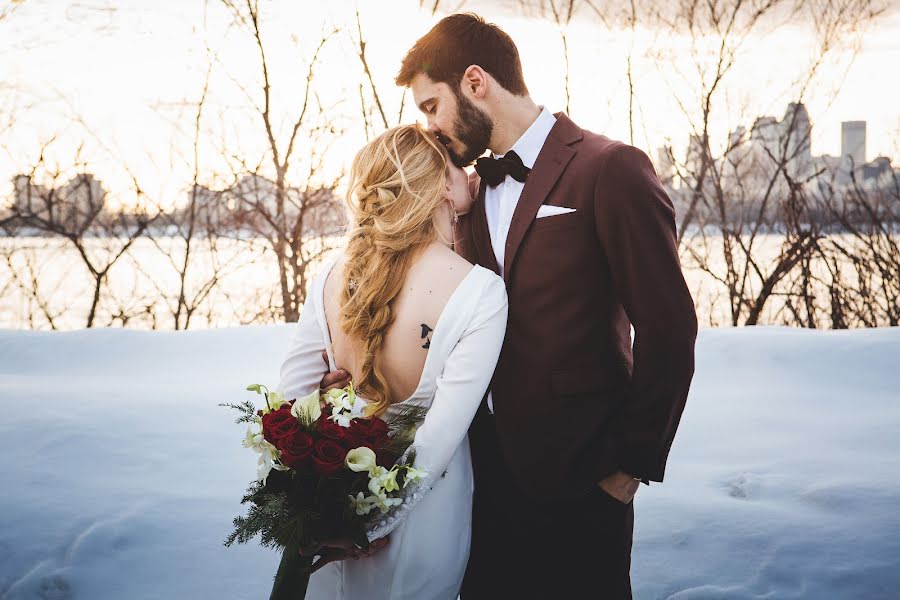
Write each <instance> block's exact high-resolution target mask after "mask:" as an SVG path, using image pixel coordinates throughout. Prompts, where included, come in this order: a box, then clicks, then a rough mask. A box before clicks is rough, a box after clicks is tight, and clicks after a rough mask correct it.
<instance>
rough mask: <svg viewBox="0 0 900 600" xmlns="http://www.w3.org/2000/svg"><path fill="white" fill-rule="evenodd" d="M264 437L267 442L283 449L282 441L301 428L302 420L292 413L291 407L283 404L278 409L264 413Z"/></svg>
mask: <svg viewBox="0 0 900 600" xmlns="http://www.w3.org/2000/svg"><path fill="white" fill-rule="evenodd" d="M262 429H263V437H264V438H265V439H266V441H267V442H269V443H270V444H272V445H273V446H275V447H276V448H278V449H281V445H280V444H281V441H282V440H283V439H285V438H290V437H291V436H292V435H294V433H295V432H296V431H297V430H298V429H300V421H298V420H297V417H295V416H294V415H292V414H291V407H290V406H288V405H285V406H282V407H281V408H279V409H278V410H276V411H273V412H270V413H268V414H265V415H263V418H262Z"/></svg>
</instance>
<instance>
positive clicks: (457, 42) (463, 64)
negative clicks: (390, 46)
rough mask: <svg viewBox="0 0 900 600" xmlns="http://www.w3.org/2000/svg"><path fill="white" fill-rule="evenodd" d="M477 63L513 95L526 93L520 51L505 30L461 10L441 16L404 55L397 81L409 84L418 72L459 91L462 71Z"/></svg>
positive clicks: (525, 94) (401, 84) (399, 83)
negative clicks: (457, 12) (447, 15)
mask: <svg viewBox="0 0 900 600" xmlns="http://www.w3.org/2000/svg"><path fill="white" fill-rule="evenodd" d="M471 65H478V66H479V67H481V68H482V69H484V70H485V71H486V72H487V73H490V74H491V76H492V77H493V78H494V79H496V80H497V83H499V84H500V85H501V86H503V88H504V89H506V90H507V91H509V92H510V93H512V94H515V95H516V96H527V95H528V88H527V87H525V77H524V76H523V75H522V63H521V62H520V61H519V51H518V49H516V45H515V43H514V42H513V41H512V38H511V37H509V35H507V33H506V32H505V31H503V30H502V29H500V28H499V27H497V26H496V25H494V24H493V23H487V22H486V21H485V20H484V19H482V18H481V17H479V16H478V15H475V14H471V13H460V14H455V15H450V16H449V17H444V18H443V19H441V20H440V21H439V22H438V24H437V25H435V26H434V27H432V29H431V31H429V32H428V33H426V34H425V35H424V36H423V37H421V38H419V40H418V41H417V42H416V43H415V45H414V46H413V47H412V48H411V49H410V51H409V52H407V53H406V56H405V57H403V63H402V64H401V65H400V72H399V73H398V74H397V78H396V82H397V85H400V86H404V87H405V86H408V85H409V84H410V82H411V81H412V80H413V78H414V77H415V76H416V75H418V74H419V73H425V74H426V75H428V77H429V78H430V79H431V80H432V81H437V82H441V83H446V84H447V85H449V86H450V88H451V89H452V90H453V92H454V93H458V89H459V85H460V83H461V79H462V76H463V73H465V71H466V69H468V68H469V66H471Z"/></svg>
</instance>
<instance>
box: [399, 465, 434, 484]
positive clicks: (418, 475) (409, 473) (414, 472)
mask: <svg viewBox="0 0 900 600" xmlns="http://www.w3.org/2000/svg"><path fill="white" fill-rule="evenodd" d="M426 477H428V471H422V470H419V469H414V468H412V467H406V477H405V478H404V480H403V487H404V488H406V486H407V485H409V484H410V483H412V482H414V481H421V480H423V479H425V478H426Z"/></svg>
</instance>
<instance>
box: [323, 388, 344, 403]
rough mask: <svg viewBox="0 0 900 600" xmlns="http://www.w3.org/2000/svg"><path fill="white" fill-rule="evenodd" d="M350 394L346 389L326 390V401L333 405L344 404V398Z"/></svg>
mask: <svg viewBox="0 0 900 600" xmlns="http://www.w3.org/2000/svg"><path fill="white" fill-rule="evenodd" d="M348 396H349V392H348V391H347V390H344V389H333V390H328V391H327V392H325V402H327V403H328V404H330V405H332V406H342V405H343V402H344V399H345V398H347V397H348Z"/></svg>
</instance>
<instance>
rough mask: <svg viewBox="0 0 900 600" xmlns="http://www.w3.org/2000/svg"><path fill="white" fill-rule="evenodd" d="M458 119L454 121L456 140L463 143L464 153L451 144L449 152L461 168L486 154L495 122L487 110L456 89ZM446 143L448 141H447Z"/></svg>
mask: <svg viewBox="0 0 900 600" xmlns="http://www.w3.org/2000/svg"><path fill="white" fill-rule="evenodd" d="M456 104H457V110H456V120H455V121H454V122H453V129H454V130H455V131H454V133H455V134H456V140H457V141H458V142H459V143H460V144H461V145H462V147H463V150H462V153H460V154H457V153H456V152H454V151H453V150H452V149H451V148H450V146H447V152H448V154H450V160H452V161H453V164H455V165H456V166H457V167H459V168H460V169H461V168H463V167H466V166H468V165H470V164H472V162H473V161H474V160H475V159H476V158H478V157H479V156H481V155H482V154H484V151H485V150H487V147H488V146H489V145H490V143H491V134H492V133H493V131H494V123H493V122H492V121H491V118H490V117H489V116H488V114H487V113H486V112H484V111H483V110H481V109H480V108H478V107H477V106H475V104H473V103H472V101H470V100H469V99H468V98H466V97H465V96H463V95H462V94H461V93H460V92H459V91H456ZM445 145H446V143H445Z"/></svg>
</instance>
